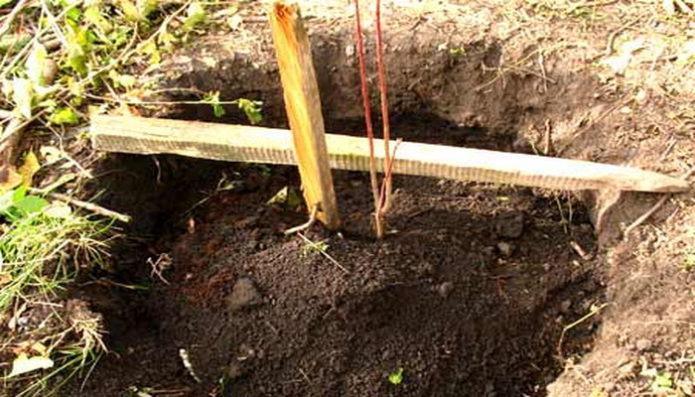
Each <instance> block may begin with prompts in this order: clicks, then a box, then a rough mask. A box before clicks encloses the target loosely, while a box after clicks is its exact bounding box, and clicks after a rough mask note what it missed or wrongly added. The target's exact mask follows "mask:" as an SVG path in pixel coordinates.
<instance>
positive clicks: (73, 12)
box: [65, 7, 82, 22]
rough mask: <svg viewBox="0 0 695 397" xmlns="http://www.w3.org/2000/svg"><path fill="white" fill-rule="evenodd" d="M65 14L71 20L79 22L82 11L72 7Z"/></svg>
mask: <svg viewBox="0 0 695 397" xmlns="http://www.w3.org/2000/svg"><path fill="white" fill-rule="evenodd" d="M65 16H66V17H67V18H68V19H69V20H71V21H74V22H79V20H80V17H81V16H82V11H80V9H79V8H77V7H72V8H70V9H69V10H68V11H67V12H66V13H65Z"/></svg>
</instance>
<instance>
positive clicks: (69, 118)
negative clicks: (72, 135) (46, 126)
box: [49, 108, 80, 124]
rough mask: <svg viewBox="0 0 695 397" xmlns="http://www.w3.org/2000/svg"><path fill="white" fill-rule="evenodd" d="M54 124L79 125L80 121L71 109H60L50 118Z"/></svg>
mask: <svg viewBox="0 0 695 397" xmlns="http://www.w3.org/2000/svg"><path fill="white" fill-rule="evenodd" d="M49 121H50V122H51V123H53V124H77V123H78V122H79V121H80V119H79V117H77V114H76V113H75V112H74V111H73V110H72V109H70V108H58V109H56V111H55V112H53V114H52V115H51V117H50V118H49Z"/></svg>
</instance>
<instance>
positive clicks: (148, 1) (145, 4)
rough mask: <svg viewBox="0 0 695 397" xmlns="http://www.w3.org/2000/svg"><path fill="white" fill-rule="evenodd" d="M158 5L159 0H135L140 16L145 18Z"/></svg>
mask: <svg viewBox="0 0 695 397" xmlns="http://www.w3.org/2000/svg"><path fill="white" fill-rule="evenodd" d="M157 7H159V0H137V8H138V12H139V13H140V17H141V18H143V19H146V18H147V17H148V16H150V14H152V13H153V12H154V11H155V10H157Z"/></svg>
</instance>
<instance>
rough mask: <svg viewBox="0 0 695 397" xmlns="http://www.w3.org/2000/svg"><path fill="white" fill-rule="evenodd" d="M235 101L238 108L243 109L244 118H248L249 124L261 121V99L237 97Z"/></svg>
mask: <svg viewBox="0 0 695 397" xmlns="http://www.w3.org/2000/svg"><path fill="white" fill-rule="evenodd" d="M235 102H236V103H237V106H239V109H241V110H243V111H244V113H245V114H246V118H248V119H249V121H250V122H251V124H258V123H260V122H261V121H263V115H262V114H261V106H263V102H262V101H252V100H250V99H246V98H239V99H237V100H236V101H235Z"/></svg>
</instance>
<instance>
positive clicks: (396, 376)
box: [389, 368, 403, 386]
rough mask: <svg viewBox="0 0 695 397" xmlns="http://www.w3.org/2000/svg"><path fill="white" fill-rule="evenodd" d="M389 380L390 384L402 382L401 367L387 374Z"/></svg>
mask: <svg viewBox="0 0 695 397" xmlns="http://www.w3.org/2000/svg"><path fill="white" fill-rule="evenodd" d="M389 382H391V384H392V385H396V386H398V385H400V384H401V383H402V382H403V368H398V369H397V370H396V371H394V372H392V373H391V374H389Z"/></svg>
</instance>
